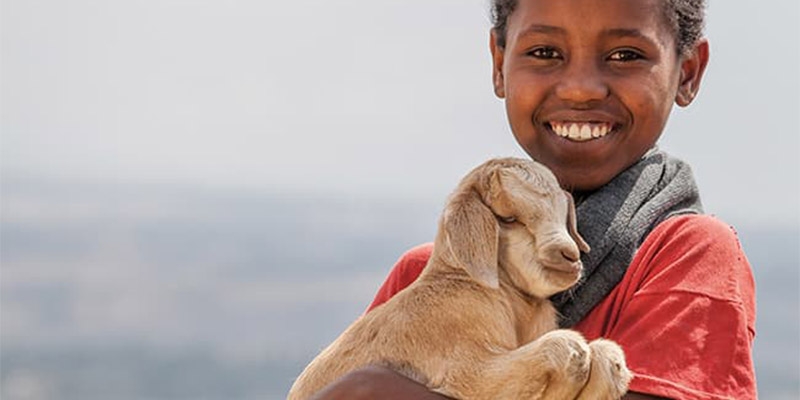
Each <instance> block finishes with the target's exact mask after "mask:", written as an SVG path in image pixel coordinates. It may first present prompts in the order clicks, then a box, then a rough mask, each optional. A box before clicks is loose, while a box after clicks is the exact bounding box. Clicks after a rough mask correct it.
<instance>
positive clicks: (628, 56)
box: [608, 50, 644, 61]
mask: <svg viewBox="0 0 800 400" xmlns="http://www.w3.org/2000/svg"><path fill="white" fill-rule="evenodd" d="M642 58H644V56H642V55H641V54H639V53H638V52H636V51H633V50H617V51H615V52H613V53H611V55H609V56H608V59H609V60H611V61H635V60H640V59H642Z"/></svg>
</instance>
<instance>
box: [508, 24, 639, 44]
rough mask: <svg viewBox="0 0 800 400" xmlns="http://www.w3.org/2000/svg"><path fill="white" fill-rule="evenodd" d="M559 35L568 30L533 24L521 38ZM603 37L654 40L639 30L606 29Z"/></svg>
mask: <svg viewBox="0 0 800 400" xmlns="http://www.w3.org/2000/svg"><path fill="white" fill-rule="evenodd" d="M537 33H539V34H557V35H566V34H567V30H566V29H564V28H561V27H558V26H552V25H541V24H532V25H529V26H527V27H526V28H525V29H523V30H522V31H520V33H519V36H527V35H533V34H537ZM602 34H603V36H612V37H629V38H636V39H644V40H648V41H652V38H650V37H649V36H647V35H645V34H644V33H642V31H641V30H639V29H633V28H613V29H606V30H604V31H603V32H602Z"/></svg>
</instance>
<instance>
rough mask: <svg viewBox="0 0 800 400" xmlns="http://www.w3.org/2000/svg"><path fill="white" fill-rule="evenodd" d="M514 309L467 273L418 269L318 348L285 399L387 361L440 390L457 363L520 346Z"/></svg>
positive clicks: (473, 361)
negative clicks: (415, 276)
mask: <svg viewBox="0 0 800 400" xmlns="http://www.w3.org/2000/svg"><path fill="white" fill-rule="evenodd" d="M494 292H496V291H494ZM512 314H513V311H512V310H511V306H510V305H509V304H508V302H507V301H506V300H505V299H504V297H503V296H500V295H499V293H493V291H489V290H486V289H485V288H484V287H482V286H481V285H480V284H478V283H476V282H474V281H473V280H471V279H469V277H467V276H462V277H449V278H445V279H442V278H441V277H431V276H429V275H428V274H423V276H421V277H420V278H419V279H418V280H417V281H416V282H414V283H413V284H412V285H410V286H409V287H408V288H406V289H405V290H403V291H401V292H400V293H398V294H397V295H395V296H394V297H393V298H392V299H390V300H389V301H388V302H386V303H385V304H383V305H381V306H378V307H376V308H375V309H373V310H372V311H370V312H369V313H367V314H365V315H363V316H361V317H360V318H359V319H358V320H356V321H355V322H354V323H353V324H351V325H350V326H349V327H348V328H347V329H346V330H345V331H344V332H343V333H342V334H341V335H340V336H339V337H338V338H337V339H336V340H335V341H334V342H333V343H331V345H330V346H328V347H327V348H326V349H325V350H323V351H322V352H321V353H320V354H319V355H318V356H317V357H316V358H315V359H314V360H313V361H312V362H311V363H310V364H309V365H308V366H307V367H306V369H305V370H304V371H303V373H302V374H301V375H300V376H299V377H298V378H297V380H296V381H295V384H294V385H293V386H292V389H291V390H290V392H289V400H296V399H306V398H308V397H310V396H311V395H313V394H314V393H316V392H318V391H319V390H321V389H322V388H324V387H325V386H327V385H328V384H329V383H332V382H334V381H335V380H337V379H339V378H341V377H342V376H344V375H345V374H347V373H348V372H350V371H353V370H355V369H358V368H361V367H365V366H367V365H383V366H387V367H390V368H391V369H393V370H395V371H397V372H398V373H400V374H403V375H405V376H407V377H408V378H410V379H412V380H415V381H417V382H420V383H422V384H424V385H427V386H428V387H430V388H436V387H440V386H441V385H442V382H444V381H445V380H446V379H447V374H448V372H449V371H452V370H453V369H456V368H459V365H461V364H464V363H467V364H476V365H480V364H481V359H483V358H486V357H489V356H491V355H492V353H493V351H494V350H497V351H500V350H502V351H508V350H511V349H514V348H516V347H518V346H519V343H518V339H517V337H516V335H515V329H514V321H513V315H512ZM487 344H491V345H492V346H494V347H496V349H491V348H488V346H487Z"/></svg>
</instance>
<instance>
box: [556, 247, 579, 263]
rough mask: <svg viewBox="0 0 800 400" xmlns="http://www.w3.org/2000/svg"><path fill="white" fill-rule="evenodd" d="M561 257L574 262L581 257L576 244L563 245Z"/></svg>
mask: <svg viewBox="0 0 800 400" xmlns="http://www.w3.org/2000/svg"><path fill="white" fill-rule="evenodd" d="M561 257H564V259H566V260H567V261H569V262H575V261H578V260H580V259H581V252H580V250H578V246H564V248H562V249H561Z"/></svg>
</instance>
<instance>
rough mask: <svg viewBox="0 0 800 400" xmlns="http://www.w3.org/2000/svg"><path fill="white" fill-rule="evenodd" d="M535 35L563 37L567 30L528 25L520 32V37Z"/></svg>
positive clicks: (549, 26)
mask: <svg viewBox="0 0 800 400" xmlns="http://www.w3.org/2000/svg"><path fill="white" fill-rule="evenodd" d="M535 33H550V34H559V35H565V34H566V33H567V30H566V29H564V28H561V27H558V26H552V25H540V24H533V25H528V26H527V27H526V28H525V29H523V30H522V31H520V33H519V35H520V36H527V35H531V34H535Z"/></svg>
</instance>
